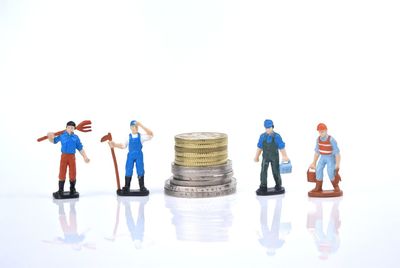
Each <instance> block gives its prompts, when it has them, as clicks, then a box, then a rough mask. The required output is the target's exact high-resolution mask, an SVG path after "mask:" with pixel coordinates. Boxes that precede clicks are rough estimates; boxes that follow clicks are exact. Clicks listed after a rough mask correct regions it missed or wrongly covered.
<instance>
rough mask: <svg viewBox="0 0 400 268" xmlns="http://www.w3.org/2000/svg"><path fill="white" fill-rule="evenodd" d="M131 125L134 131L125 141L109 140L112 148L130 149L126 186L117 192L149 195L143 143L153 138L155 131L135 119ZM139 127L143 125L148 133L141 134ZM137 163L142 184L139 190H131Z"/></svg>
mask: <svg viewBox="0 0 400 268" xmlns="http://www.w3.org/2000/svg"><path fill="white" fill-rule="evenodd" d="M130 126H131V130H132V133H131V134H129V139H128V140H127V141H126V142H125V143H116V142H114V141H109V145H110V147H111V148H115V147H116V148H120V149H125V148H127V147H128V149H129V152H128V156H127V159H126V165H125V187H123V188H122V191H117V193H118V195H141V196H143V195H148V194H149V191H148V190H147V189H146V187H145V186H144V163H143V152H142V147H143V145H142V144H143V142H145V141H148V140H150V139H151V138H153V132H152V131H151V130H150V129H148V128H146V127H145V126H143V125H142V124H141V123H140V122H138V121H135V120H132V121H131V124H130ZM139 127H141V128H142V129H143V130H144V131H145V132H146V134H140V133H139ZM135 164H136V173H137V175H138V180H139V186H140V189H139V191H137V190H136V191H131V190H130V186H131V180H132V175H133V168H134V165H135Z"/></svg>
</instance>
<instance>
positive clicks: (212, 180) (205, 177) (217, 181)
mask: <svg viewBox="0 0 400 268" xmlns="http://www.w3.org/2000/svg"><path fill="white" fill-rule="evenodd" d="M172 174H173V176H172V177H171V178H170V179H168V180H167V181H166V182H165V193H166V194H168V195H172V196H177V197H213V196H221V195H228V194H232V193H234V192H235V191H236V180H235V178H233V177H232V176H233V170H232V162H231V161H230V160H228V136H227V135H226V134H223V133H211V132H197V133H185V134H180V135H176V136H175V162H174V163H172Z"/></svg>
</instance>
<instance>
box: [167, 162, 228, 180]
mask: <svg viewBox="0 0 400 268" xmlns="http://www.w3.org/2000/svg"><path fill="white" fill-rule="evenodd" d="M171 171H172V174H175V175H181V176H186V177H192V176H196V177H205V176H208V175H209V174H226V173H229V172H232V161H231V160H229V159H228V161H227V163H226V164H223V165H218V166H208V167H184V166H179V165H176V164H175V163H172V164H171Z"/></svg>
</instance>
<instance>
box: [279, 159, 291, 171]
mask: <svg viewBox="0 0 400 268" xmlns="http://www.w3.org/2000/svg"><path fill="white" fill-rule="evenodd" d="M279 170H280V172H281V174H285V173H292V163H291V162H290V160H289V162H286V163H284V162H282V163H280V165H279Z"/></svg>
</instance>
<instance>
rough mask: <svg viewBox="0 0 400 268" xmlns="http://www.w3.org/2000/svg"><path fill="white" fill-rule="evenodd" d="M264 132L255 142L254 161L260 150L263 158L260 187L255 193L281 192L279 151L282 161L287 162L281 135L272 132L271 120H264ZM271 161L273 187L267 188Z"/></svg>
mask: <svg viewBox="0 0 400 268" xmlns="http://www.w3.org/2000/svg"><path fill="white" fill-rule="evenodd" d="M264 127H265V133H263V134H261V136H260V139H259V140H258V144H257V147H258V148H257V152H256V156H255V158H254V161H256V162H258V161H259V158H260V154H261V152H262V153H263V160H262V163H261V175H260V180H261V184H260V188H259V189H258V190H257V192H256V193H257V195H274V194H283V193H284V192H285V188H283V187H282V179H281V173H280V170H279V152H278V150H279V151H280V152H281V154H282V158H283V162H289V158H288V156H287V154H286V150H285V143H284V142H283V140H282V138H281V136H280V135H279V134H278V133H275V132H274V123H273V122H272V120H269V119H267V120H265V121H264ZM270 163H271V167H272V174H273V176H274V180H275V187H274V188H267V175H268V167H269V164H270Z"/></svg>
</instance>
